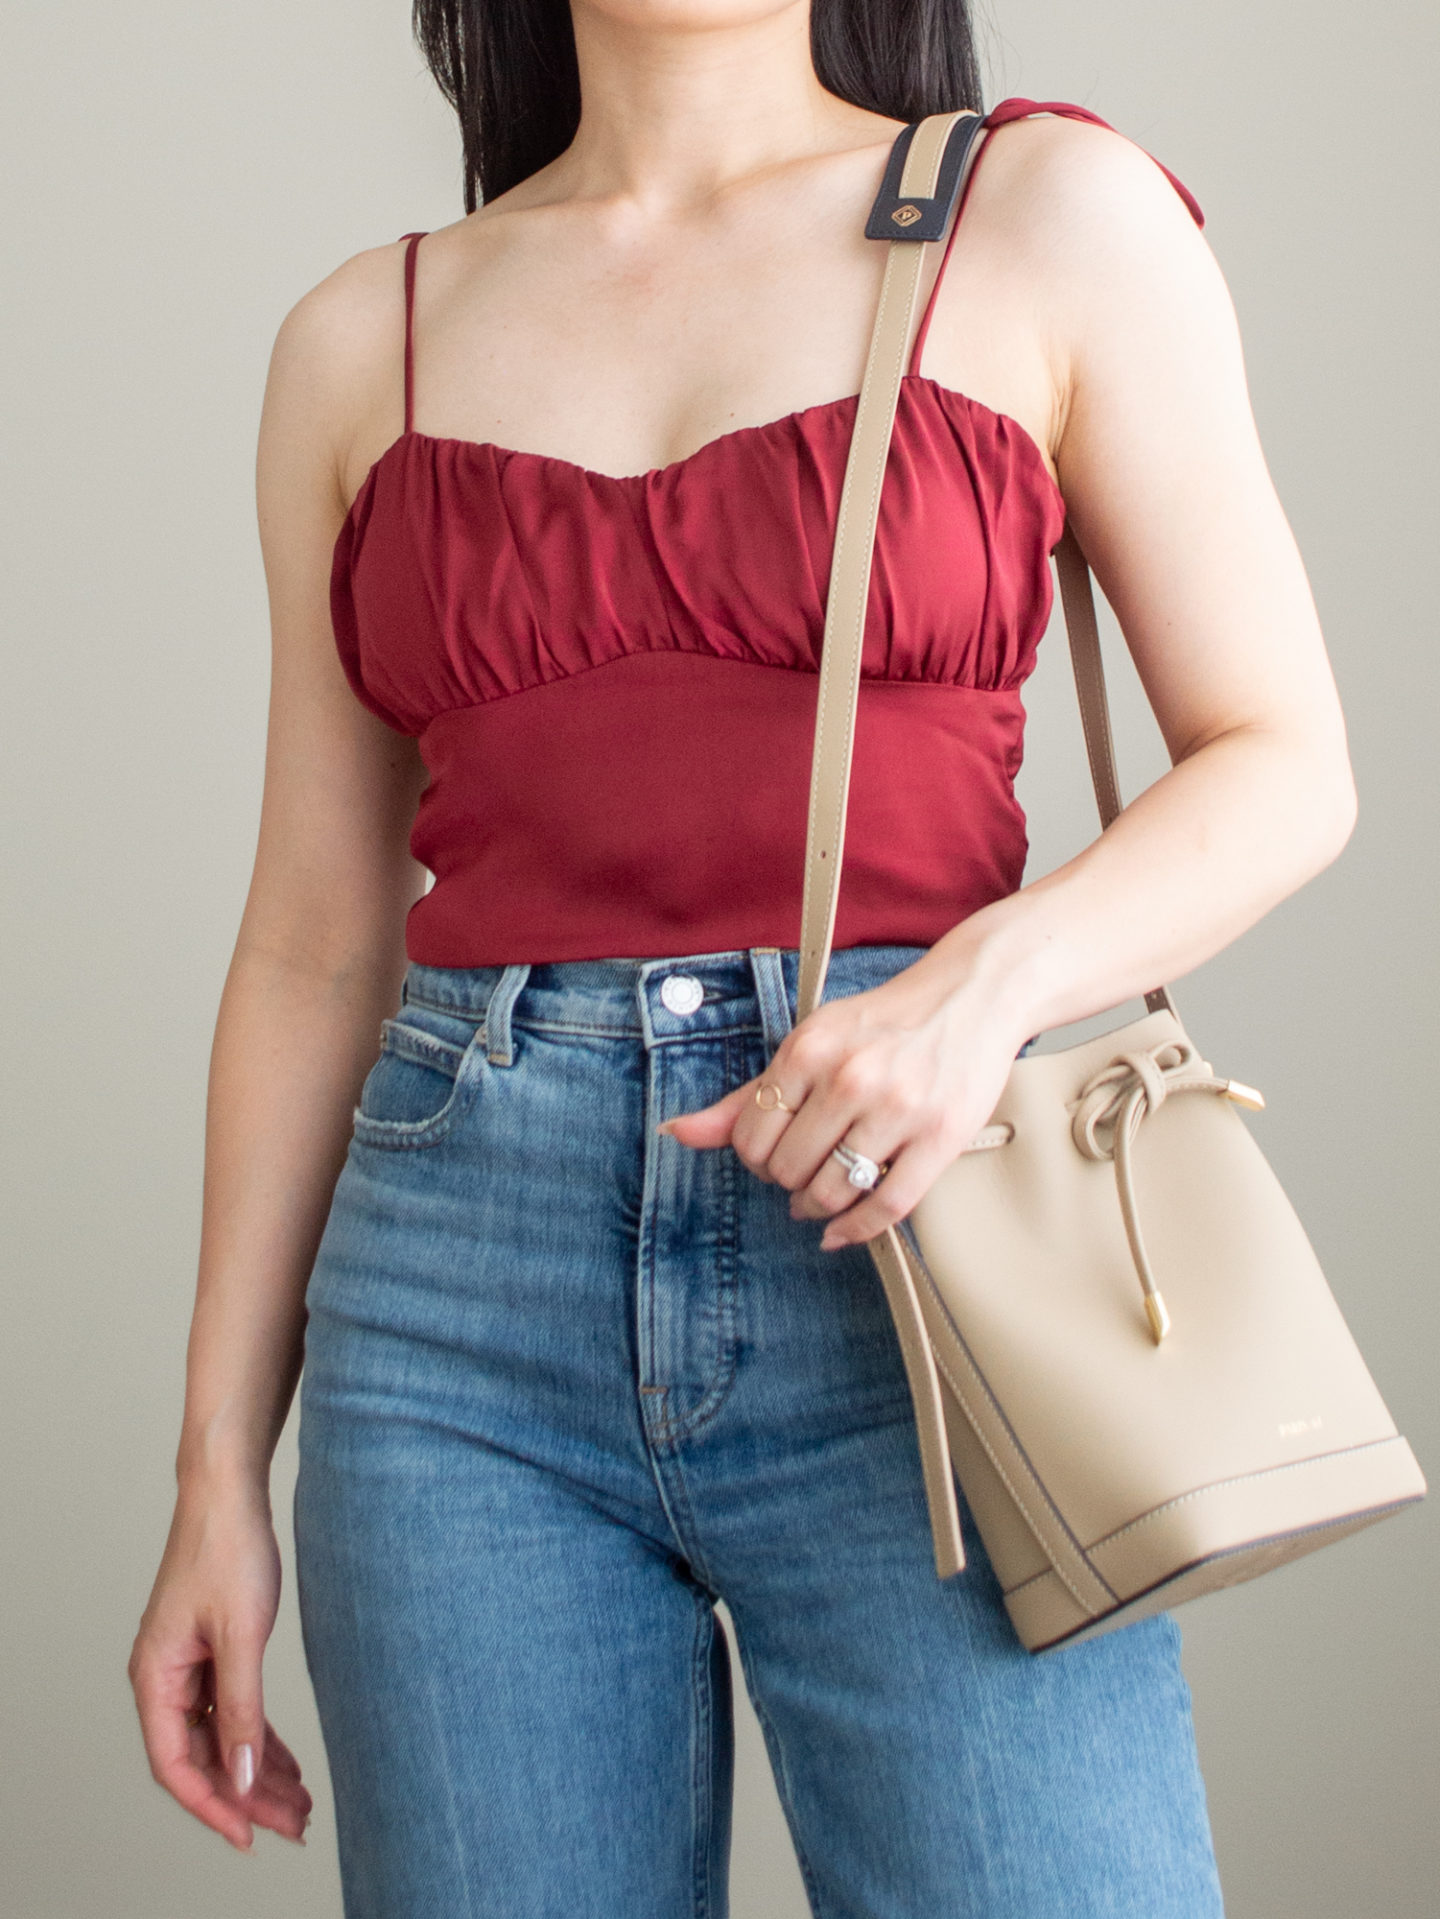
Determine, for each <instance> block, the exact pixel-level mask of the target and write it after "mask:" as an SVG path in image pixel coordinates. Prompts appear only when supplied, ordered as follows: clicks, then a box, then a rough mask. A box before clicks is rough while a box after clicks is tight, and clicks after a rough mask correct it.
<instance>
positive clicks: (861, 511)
mask: <svg viewBox="0 0 1440 1919" xmlns="http://www.w3.org/2000/svg"><path fill="white" fill-rule="evenodd" d="M967 117H971V116H967V115H966V114H965V113H934V114H931V115H930V116H929V118H928V119H924V120H922V121H920V123H919V124H918V126H917V127H916V129H915V137H914V139H913V140H912V141H911V142H910V150H909V153H908V154H907V155H906V159H905V170H904V172H903V173H902V174H901V176H900V191H901V194H902V195H903V196H905V197H909V196H911V195H913V196H915V197H916V198H918V199H927V200H928V199H933V198H934V194H935V187H936V183H937V180H938V176H939V171H940V161H941V159H942V157H943V155H944V152H945V142H946V140H947V139H948V138H949V135H950V129H951V128H952V127H953V126H954V125H955V123H956V122H957V121H958V120H963V119H966V118H967ZM975 150H976V149H975V147H974V146H972V147H971V149H970V157H971V164H973V159H974V154H975ZM962 191H963V187H962ZM888 245H889V257H888V258H887V259H886V262H885V278H884V280H883V281H882V282H881V286H880V304H879V306H878V308H877V309H876V313H875V327H874V331H873V332H872V333H871V336H870V351H869V354H868V356H867V358H866V361H865V377H864V379H863V380H862V381H861V383H860V400H859V404H858V406H857V407H856V409H855V426H854V430H853V432H852V433H851V436H850V452H849V456H848V458H847V459H846V462H845V480H844V484H843V486H842V487H841V491H840V507H839V511H838V514H837V516H836V521H835V548H834V552H833V555H832V557H831V562H830V588H829V596H828V598H827V601H826V605H825V633H824V639H823V642H822V652H821V656H820V676H819V690H818V692H817V695H816V705H815V752H814V758H813V760H812V761H811V767H810V816H809V825H808V828H807V831H806V837H805V892H804V901H803V905H802V908H801V917H800V968H799V979H798V982H797V988H796V997H797V1014H796V1017H797V1019H803V1018H804V1017H805V1015H806V1014H807V1013H808V1012H811V1011H813V1010H814V1008H815V1007H816V1006H817V1005H818V1004H819V1000H820V994H821V990H822V988H823V987H824V984H825V969H826V967H827V966H828V965H829V963H830V943H831V941H832V939H833V938H834V936H835V902H836V900H837V898H838V897H839V882H840V862H841V859H842V857H843V854H844V850H845V802H846V799H847V797H848V793H849V787H850V753H851V747H852V745H853V743H854V739H855V702H856V700H857V698H858V697H859V692H860V655H861V650H862V648H863V646H864V643H865V608H866V605H867V603H868V601H869V598H870V561H871V555H872V554H873V552H874V547H875V522H876V517H877V515H878V513H879V510H880V486H881V482H882V481H883V479H884V477H885V462H886V457H887V455H888V454H889V451H890V435H891V432H892V430H893V428H894V424H895V407H896V404H897V402H898V400H899V398H900V381H901V378H902V376H903V374H904V372H905V362H906V357H907V353H908V349H909V345H910V331H911V327H912V325H913V323H914V318H915V295H916V292H917V290H918V289H919V285H920V272H921V268H922V267H923V265H924V262H925V248H926V243H925V242H916V241H913V240H891V241H890V242H889V243H888Z"/></svg>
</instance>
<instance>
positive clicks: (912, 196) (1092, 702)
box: [795, 111, 1175, 1024]
mask: <svg viewBox="0 0 1440 1919" xmlns="http://www.w3.org/2000/svg"><path fill="white" fill-rule="evenodd" d="M983 125H984V121H983V119H982V118H981V116H980V115H979V114H977V113H973V112H970V111H962V112H957V113H936V114H931V115H929V116H928V117H927V118H925V119H923V120H918V121H916V122H915V123H914V124H913V125H912V126H908V127H906V128H905V129H904V131H903V132H902V133H901V134H900V135H899V136H898V138H897V139H896V141H895V144H894V147H893V148H892V149H891V154H890V160H889V163H888V165H887V167H886V170H885V178H884V181H883V183H882V185H881V188H880V192H879V194H878V195H877V196H876V199H875V204H874V206H873V207H872V208H871V210H870V216H869V218H868V220H867V221H866V224H865V233H866V237H867V238H868V239H883V240H885V241H887V242H888V243H889V248H890V251H889V257H888V258H887V260H886V262H885V277H884V279H883V281H882V283H881V287H880V300H879V305H878V307H877V308H876V313H875V325H874V329H873V331H872V333H871V337H870V350H869V353H868V355H867V357H866V361H865V376H864V379H863V381H862V382H861V388H860V399H859V403H858V405H857V407H856V412H855V426H854V431H853V433H852V435H851V439H850V450H849V454H848V456H847V459H846V462H845V478H844V482H843V484H842V487H841V492H840V506H839V511H838V514H837V517H836V523H835V546H834V551H833V554H832V557H831V564H830V585H829V594H828V598H827V600H826V606H825V631H824V638H823V641H822V651H821V658H820V673H819V685H818V688H817V692H816V706H815V745H814V753H813V757H812V760H811V766H810V804H809V817H808V823H807V828H806V836H805V885H804V895H803V901H802V906H801V920H800V965H799V979H798V982H797V990H796V1014H795V1017H796V1023H797V1024H798V1023H799V1021H800V1020H802V1019H804V1018H805V1017H806V1015H807V1014H809V1013H811V1012H813V1011H814V1009H815V1007H816V1006H818V1005H819V1003H820V997H821V994H822V993H823V991H824V986H825V974H826V970H827V968H828V966H829V963H830V949H831V945H832V942H833V940H834V937H835V908H836V904H837V901H838V899H839V892H840V867H841V862H842V859H843V857H844V850H845V814H846V807H847V802H848V799H849V789H850V765H851V757H852V750H853V747H854V740H855V710H856V705H857V702H858V700H859V694H860V662H861V655H862V652H863V649H864V641H865V614H866V610H867V607H868V604H869V597H870V569H871V561H872V557H873V554H874V548H875V528H876V524H877V521H878V518H879V511H880V489H881V486H882V484H883V481H884V477H885V467H886V463H887V460H888V458H889V452H890V440H891V435H892V433H893V431H894V424H895V408H896V405H897V403H898V401H899V397H900V382H901V379H902V376H903V373H904V370H905V363H906V347H907V345H908V342H909V338H910V332H911V327H912V325H913V322H914V316H915V300H916V294H917V291H918V289H919V285H920V275H921V266H922V263H923V259H924V242H926V241H935V240H940V239H943V238H944V237H945V232H946V228H947V226H948V225H949V223H950V216H951V213H952V211H953V209H954V207H955V203H956V201H957V200H958V199H959V198H960V196H961V193H962V191H963V188H964V184H965V180H966V178H967V176H968V174H969V171H970V168H971V166H972V165H973V163H974V158H975V155H976V152H977V150H978V149H977V136H978V135H979V133H980V131H981V128H982V127H983ZM1055 561H1056V570H1057V572H1058V575H1059V580H1060V592H1061V599H1062V602H1063V604H1064V609H1065V625H1066V629H1067V632H1068V634H1069V639H1070V656H1071V663H1072V665H1073V667H1074V672H1075V689H1076V693H1077V696H1078V699H1079V704H1080V716H1081V722H1082V725H1083V728H1084V733H1085V749H1086V754H1087V757H1088V759H1089V764H1090V777H1091V782H1092V784H1093V785H1094V788H1095V801H1096V805H1097V806H1098V808H1099V811H1100V824H1101V828H1102V830H1103V829H1104V828H1105V827H1107V826H1109V824H1110V823H1111V821H1112V820H1113V819H1114V818H1115V816H1116V815H1117V814H1118V813H1119V811H1120V790H1119V783H1118V781H1117V779H1116V774H1115V750H1114V742H1113V738H1112V735H1111V728H1110V709H1109V702H1108V700H1107V698H1106V694H1105V673H1104V666H1103V663H1102V659H1101V653H1100V632H1099V626H1098V623H1097V621H1096V617H1095V601H1094V596H1093V594H1092V592H1091V586H1090V569H1089V565H1088V563H1087V562H1086V559H1085V555H1084V553H1083V552H1082V551H1081V549H1080V545H1079V542H1078V541H1077V540H1076V538H1075V534H1074V531H1073V529H1071V528H1069V527H1067V528H1066V530H1065V533H1064V535H1063V536H1062V538H1061V540H1060V543H1059V545H1058V546H1057V547H1056V549H1055ZM1145 1004H1146V1006H1147V1008H1148V1009H1149V1010H1150V1011H1151V1012H1158V1011H1160V1010H1161V1009H1162V1008H1164V1009H1166V1010H1168V1011H1170V1012H1174V1010H1175V1008H1174V1003H1173V1001H1172V1000H1171V998H1170V995H1169V993H1168V991H1167V990H1166V989H1165V988H1164V987H1163V986H1161V987H1157V988H1156V989H1155V990H1154V991H1152V992H1149V993H1147V994H1146V995H1145Z"/></svg>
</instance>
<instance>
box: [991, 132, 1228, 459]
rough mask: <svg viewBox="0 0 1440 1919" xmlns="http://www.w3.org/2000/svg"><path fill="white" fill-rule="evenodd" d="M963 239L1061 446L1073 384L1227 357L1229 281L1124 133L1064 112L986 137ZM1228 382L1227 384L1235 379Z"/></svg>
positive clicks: (1153, 165)
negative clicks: (1038, 364) (1041, 383)
mask: <svg viewBox="0 0 1440 1919" xmlns="http://www.w3.org/2000/svg"><path fill="white" fill-rule="evenodd" d="M986 147H987V149H988V150H982V151H983V164H982V165H981V166H980V168H979V171H978V172H977V174H976V177H975V182H974V186H973V188H972V191H971V196H970V203H969V205H968V206H967V209H966V216H965V226H966V228H968V229H969V231H968V233H966V234H965V235H964V238H965V243H966V245H967V246H968V247H969V248H970V249H971V257H972V260H973V261H974V262H975V264H976V266H977V269H978V270H979V273H980V275H981V276H983V279H984V282H985V284H986V285H987V287H989V286H993V287H994V288H995V290H996V293H997V298H998V299H999V301H1000V304H1001V307H1002V309H1003V310H1004V311H1005V312H1006V313H1007V314H1009V315H1010V316H1011V318H1012V324H1013V326H1014V328H1015V330H1016V331H1017V332H1020V333H1022V334H1023V337H1026V338H1028V339H1030V340H1032V341H1033V343H1034V348H1035V351H1036V352H1037V353H1038V355H1039V356H1040V359H1041V361H1042V362H1043V364H1044V366H1045V368H1046V375H1045V384H1046V386H1047V387H1048V388H1049V391H1050V393H1051V395H1052V402H1051V405H1050V407H1049V409H1048V411H1049V416H1050V423H1051V426H1050V432H1049V434H1048V436H1047V437H1048V441H1049V444H1050V446H1051V448H1052V450H1056V451H1058V447H1059V445H1060V441H1061V439H1062V438H1063V436H1064V433H1065V428H1066V422H1067V420H1068V419H1069V417H1070V415H1071V412H1072V408H1073V405H1074V402H1075V398H1076V393H1077V389H1078V388H1083V387H1085V386H1086V385H1089V386H1090V387H1092V389H1093V388H1094V387H1095V386H1096V384H1097V381H1098V379H1099V377H1100V375H1101V374H1102V373H1103V374H1104V375H1105V377H1106V379H1107V380H1109V381H1110V382H1111V383H1112V384H1113V383H1116V382H1120V383H1123V382H1125V381H1127V380H1128V381H1129V382H1130V384H1131V385H1135V384H1136V383H1137V382H1138V381H1140V380H1142V378H1143V375H1144V370H1145V368H1146V367H1149V368H1150V369H1151V370H1152V371H1157V370H1158V369H1159V368H1160V367H1161V366H1162V365H1165V364H1168V365H1169V366H1171V367H1178V366H1180V365H1181V364H1189V365H1190V366H1192V367H1195V366H1197V365H1198V364H1200V363H1201V362H1203V361H1210V362H1212V363H1214V362H1218V361H1221V360H1223V361H1226V362H1227V363H1229V364H1233V362H1234V359H1235V355H1236V352H1237V347H1238V342H1237V337H1236V330H1235V319H1234V311H1233V307H1232V305H1231V301H1230V296H1229V292H1228V289H1227V288H1226V286H1225V282H1224V279H1223V277H1222V275H1221V272H1220V269H1219V266H1218V264H1217V262H1216V260H1215V256H1214V254H1213V253H1212V252H1211V249H1210V246H1209V243H1208V242H1207V240H1206V238H1205V236H1204V234H1203V233H1202V231H1201V229H1200V227H1199V225H1198V224H1197V222H1196V219H1195V217H1194V215H1193V213H1192V212H1191V209H1190V207H1189V206H1188V205H1187V204H1186V201H1185V199H1184V198H1182V196H1181V194H1180V192H1179V191H1178V190H1177V188H1176V186H1175V184H1174V183H1173V181H1172V180H1170V179H1168V178H1167V177H1166V174H1165V170H1164V168H1163V167H1162V166H1161V165H1160V164H1159V163H1158V162H1157V160H1156V159H1155V158H1153V157H1152V156H1151V154H1150V153H1148V152H1147V151H1146V150H1145V149H1144V148H1143V147H1141V146H1140V145H1139V144H1137V143H1136V142H1135V141H1134V140H1132V139H1130V138H1128V137H1127V136H1126V135H1125V134H1123V133H1121V132H1119V131H1116V130H1113V129H1111V128H1109V127H1104V126H1096V125H1095V124H1093V122H1089V121H1084V120H1075V119H1070V118H1068V117H1065V116H1062V115H1059V114H1041V115H1035V116H1033V117H1031V118H1027V119H1022V120H1013V121H1010V122H1008V123H1006V124H1005V125H1002V126H1000V127H997V128H994V129H992V130H991V131H990V132H989V133H988V134H987V135H986ZM1232 383H1233V382H1232Z"/></svg>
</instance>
